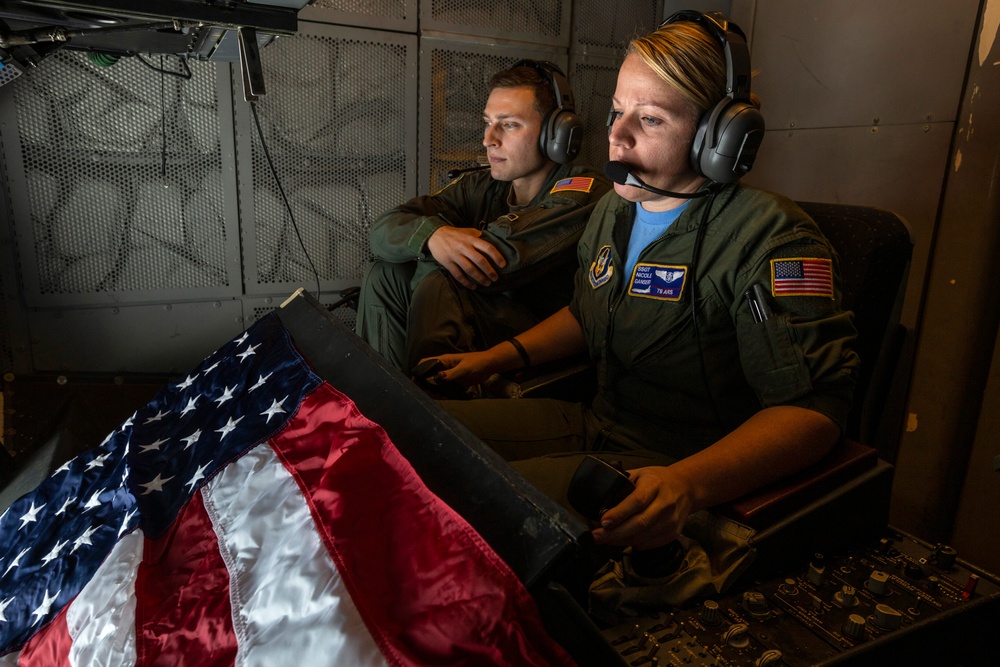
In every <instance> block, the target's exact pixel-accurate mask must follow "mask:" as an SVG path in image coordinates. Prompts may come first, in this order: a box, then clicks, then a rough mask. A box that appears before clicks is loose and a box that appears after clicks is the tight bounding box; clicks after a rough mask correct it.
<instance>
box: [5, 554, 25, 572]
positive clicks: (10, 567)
mask: <svg viewBox="0 0 1000 667" xmlns="http://www.w3.org/2000/svg"><path fill="white" fill-rule="evenodd" d="M26 553H28V550H27V549H23V550H22V551H21V553H19V554H18V555H17V557H16V558H14V560H12V561H11V562H10V565H8V566H7V569H6V570H4V571H3V573H4V575H5V576H6V574H7V573H8V572H10V571H11V570H13V569H14V568H15V567H17V566H18V565H19V564H20V563H21V558H22V557H23V556H24V554H26Z"/></svg>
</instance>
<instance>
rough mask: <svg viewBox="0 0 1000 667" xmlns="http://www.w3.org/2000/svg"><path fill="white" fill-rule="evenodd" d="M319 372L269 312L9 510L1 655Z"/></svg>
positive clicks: (162, 526) (2, 553)
mask: <svg viewBox="0 0 1000 667" xmlns="http://www.w3.org/2000/svg"><path fill="white" fill-rule="evenodd" d="M319 383H320V379H319V378H318V377H317V376H315V375H314V374H313V373H311V372H310V371H309V370H308V367H307V366H306V365H305V364H303V363H301V359H300V358H299V357H298V355H297V354H296V353H295V352H294V347H293V345H292V343H291V340H290V338H289V336H288V334H287V332H286V331H285V330H284V328H283V327H281V325H280V323H279V322H278V320H277V317H276V316H275V315H273V314H271V315H268V316H266V317H265V318H264V319H262V320H261V321H260V322H258V323H257V324H255V325H254V326H253V327H251V328H250V329H249V330H248V331H247V332H246V333H244V334H243V335H242V336H240V337H239V338H237V339H235V340H233V341H231V342H229V343H228V344H226V345H224V346H223V347H222V348H220V349H219V350H218V351H216V352H215V353H214V354H212V355H211V356H210V357H208V358H207V359H206V360H205V361H204V362H202V364H201V365H200V366H199V367H198V368H197V369H196V370H195V371H194V372H193V373H192V374H190V375H188V376H186V377H185V378H184V379H183V380H181V381H180V382H177V383H173V384H169V385H167V387H165V388H164V389H163V390H161V391H160V393H159V394H157V396H156V397H155V398H154V399H153V401H152V402H151V403H149V404H148V405H147V406H146V407H144V408H142V409H140V410H139V411H137V412H136V413H135V414H134V415H132V417H130V418H129V419H127V420H126V421H125V422H124V423H123V424H122V425H121V426H120V427H119V428H118V429H116V430H115V431H113V432H112V433H111V434H109V435H108V437H107V438H106V439H105V441H104V442H103V443H101V445H100V446H99V447H97V448H96V449H94V450H91V451H89V452H86V453H84V454H83V455H81V456H79V457H77V458H75V459H73V460H72V461H70V462H67V463H66V464H64V465H63V466H62V467H60V468H59V469H58V470H56V471H55V472H54V473H53V474H52V475H51V476H50V477H49V478H48V479H47V480H45V481H44V482H43V483H42V484H41V485H40V486H39V487H38V488H37V489H36V490H35V491H34V492H33V493H31V494H29V495H26V496H24V497H22V498H20V499H18V500H17V501H15V502H14V504H12V505H11V506H10V507H9V508H8V509H7V510H6V511H5V512H4V513H3V515H2V516H0V545H2V546H0V655H2V654H3V653H4V652H6V651H7V650H9V649H10V648H14V647H18V646H20V645H22V644H23V643H24V642H25V641H26V640H27V639H28V638H29V637H30V636H31V635H32V634H33V633H34V632H35V631H37V630H38V628H40V627H42V626H43V625H45V624H46V623H48V622H50V621H51V620H52V619H53V618H54V617H55V616H56V615H57V614H58V613H59V611H60V610H61V609H62V608H63V607H64V606H65V605H66V604H67V603H69V602H70V601H71V600H72V599H73V598H74V597H75V596H76V595H77V594H78V593H79V592H80V590H81V589H82V587H83V586H84V585H85V584H86V583H87V582H88V581H89V580H90V579H91V577H93V575H94V573H95V572H96V571H97V569H98V567H99V566H100V565H101V563H102V562H103V561H104V560H105V558H106V557H107V556H108V554H109V553H110V552H111V550H112V548H113V547H114V546H115V544H116V543H117V542H118V540H119V539H120V538H121V537H122V536H123V535H125V534H126V533H128V532H130V531H132V530H134V529H135V528H137V527H141V529H142V531H143V533H144V534H145V536H146V537H149V538H155V537H157V536H159V535H161V534H162V533H163V532H164V531H166V530H167V529H168V527H169V526H170V525H171V523H172V522H173V521H174V519H175V518H176V516H177V513H178V512H179V511H180V509H181V508H182V507H183V506H184V505H185V504H186V503H187V502H188V500H189V499H190V498H191V496H192V494H193V493H195V492H196V491H198V490H199V489H200V487H201V486H202V485H204V484H205V482H206V481H207V480H208V479H210V478H211V477H212V475H213V474H215V473H216V472H217V471H218V470H219V469H220V468H222V467H223V466H225V465H226V464H227V463H229V462H230V461H232V460H234V459H236V458H238V457H239V456H240V455H241V454H242V453H243V452H244V451H246V450H248V449H250V448H251V447H253V446H254V445H256V444H257V443H259V442H262V441H264V440H266V439H267V438H269V437H271V436H272V435H273V434H275V433H277V432H278V431H279V430H281V429H282V428H283V426H284V425H285V423H286V422H287V421H288V419H289V418H290V417H291V414H290V413H293V412H294V411H295V409H296V406H298V405H299V403H300V401H301V399H302V397H303V396H304V395H306V394H307V393H308V392H310V391H312V390H313V389H314V388H315V387H316V386H317V385H318V384H319Z"/></svg>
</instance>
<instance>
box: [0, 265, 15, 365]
mask: <svg viewBox="0 0 1000 667" xmlns="http://www.w3.org/2000/svg"><path fill="white" fill-rule="evenodd" d="M4 288H5V285H4V278H3V271H0V374H3V373H7V372H9V371H12V370H14V350H13V348H12V347H11V343H10V338H11V325H10V320H9V319H8V318H7V299H6V293H5V292H4Z"/></svg>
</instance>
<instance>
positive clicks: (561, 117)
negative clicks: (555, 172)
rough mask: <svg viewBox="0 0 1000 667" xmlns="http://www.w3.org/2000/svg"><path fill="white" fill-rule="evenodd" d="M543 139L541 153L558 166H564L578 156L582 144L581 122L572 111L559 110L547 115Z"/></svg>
mask: <svg viewBox="0 0 1000 667" xmlns="http://www.w3.org/2000/svg"><path fill="white" fill-rule="evenodd" d="M543 128H544V129H543V131H542V135H541V136H543V137H544V139H545V141H544V148H543V149H542V153H543V154H544V155H545V157H547V158H548V159H550V160H552V161H553V162H556V163H558V164H566V163H567V162H570V161H571V160H573V158H575V157H576V156H577V155H579V154H580V145H581V143H582V142H583V122H582V121H581V120H580V117H579V116H577V115H576V114H575V113H573V112H572V111H567V110H565V109H564V110H561V111H558V112H554V113H551V114H549V118H548V122H547V123H545V124H544V125H543Z"/></svg>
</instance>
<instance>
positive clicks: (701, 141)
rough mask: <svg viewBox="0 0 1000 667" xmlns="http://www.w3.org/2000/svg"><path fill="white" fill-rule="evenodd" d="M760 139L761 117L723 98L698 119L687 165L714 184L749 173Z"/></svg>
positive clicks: (756, 111)
mask: <svg viewBox="0 0 1000 667" xmlns="http://www.w3.org/2000/svg"><path fill="white" fill-rule="evenodd" d="M763 139H764V116H763V115H762V114H761V113H760V110H759V109H758V108H757V107H755V106H754V105H752V104H749V103H747V102H743V101H738V102H737V101H733V100H731V99H729V98H725V99H723V100H722V101H721V102H719V104H718V105H717V106H716V107H715V108H714V109H713V110H712V111H711V112H709V113H707V114H705V115H704V116H702V118H701V120H700V121H699V124H698V130H697V131H696V132H695V138H694V141H693V142H692V143H691V166H692V167H693V168H694V170H695V171H696V172H698V173H699V174H700V175H702V176H704V177H705V178H707V179H709V180H711V181H714V182H716V183H733V182H734V181H737V180H739V179H740V178H741V177H743V176H745V175H746V174H748V173H750V170H751V169H752V168H753V163H754V160H755V159H756V158H757V151H758V149H759V148H760V144H761V142H762V141H763Z"/></svg>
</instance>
